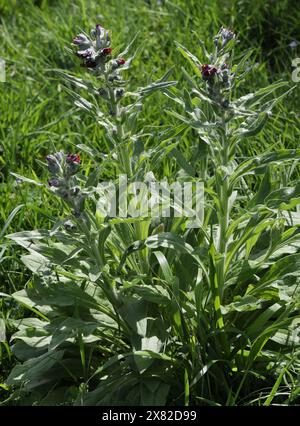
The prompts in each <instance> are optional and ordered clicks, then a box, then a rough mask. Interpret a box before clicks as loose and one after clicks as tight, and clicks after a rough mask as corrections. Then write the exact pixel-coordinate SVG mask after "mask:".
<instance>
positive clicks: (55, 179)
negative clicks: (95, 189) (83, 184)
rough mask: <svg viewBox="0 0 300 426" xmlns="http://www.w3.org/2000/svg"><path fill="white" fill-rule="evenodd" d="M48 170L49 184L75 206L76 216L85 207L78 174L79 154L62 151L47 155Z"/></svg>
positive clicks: (70, 204)
mask: <svg viewBox="0 0 300 426" xmlns="http://www.w3.org/2000/svg"><path fill="white" fill-rule="evenodd" d="M46 161H47V164H48V171H49V173H50V174H51V177H50V179H49V180H48V184H49V186H50V187H51V189H52V191H53V192H54V193H56V194H57V195H58V196H59V197H61V198H62V199H63V200H64V201H65V202H66V203H67V204H68V205H69V206H70V207H72V208H73V214H75V216H78V215H80V212H81V211H82V209H83V204H84V196H83V194H81V192H80V187H79V186H78V182H77V178H76V176H75V175H76V174H77V172H78V171H79V168H80V162H81V160H80V156H79V155H78V154H68V155H66V154H65V153H63V152H62V151H60V152H56V153H55V154H53V155H47V157H46Z"/></svg>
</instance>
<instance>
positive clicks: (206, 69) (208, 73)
mask: <svg viewBox="0 0 300 426" xmlns="http://www.w3.org/2000/svg"><path fill="white" fill-rule="evenodd" d="M200 70H201V74H202V77H203V78H205V79H208V78H210V77H213V76H214V75H215V74H216V72H217V71H218V70H217V68H216V67H214V66H213V65H208V64H203V65H201V68H200Z"/></svg>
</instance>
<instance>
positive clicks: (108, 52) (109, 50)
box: [101, 47, 112, 56]
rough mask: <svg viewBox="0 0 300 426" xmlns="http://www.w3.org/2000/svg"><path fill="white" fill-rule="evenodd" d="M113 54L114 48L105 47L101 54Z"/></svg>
mask: <svg viewBox="0 0 300 426" xmlns="http://www.w3.org/2000/svg"><path fill="white" fill-rule="evenodd" d="M111 52H112V48H111V47H105V48H104V49H102V50H101V53H102V55H104V56H108V55H111Z"/></svg>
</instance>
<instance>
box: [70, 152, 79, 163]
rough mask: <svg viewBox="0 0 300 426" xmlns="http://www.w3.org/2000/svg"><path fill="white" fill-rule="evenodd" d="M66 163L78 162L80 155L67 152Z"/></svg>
mask: <svg viewBox="0 0 300 426" xmlns="http://www.w3.org/2000/svg"><path fill="white" fill-rule="evenodd" d="M67 163H77V164H80V163H81V160H80V155H79V154H68V155H67Z"/></svg>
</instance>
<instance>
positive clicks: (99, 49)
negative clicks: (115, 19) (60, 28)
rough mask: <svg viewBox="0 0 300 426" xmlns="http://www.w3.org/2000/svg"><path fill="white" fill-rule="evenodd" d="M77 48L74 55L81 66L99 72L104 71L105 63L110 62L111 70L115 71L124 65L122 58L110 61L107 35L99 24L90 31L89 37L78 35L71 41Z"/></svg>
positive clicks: (109, 46) (109, 43) (110, 53)
mask: <svg viewBox="0 0 300 426" xmlns="http://www.w3.org/2000/svg"><path fill="white" fill-rule="evenodd" d="M73 44H74V45H75V46H76V47H77V48H78V50H77V52H76V55H77V56H78V57H79V58H81V59H82V60H83V66H84V67H86V68H89V69H95V70H97V71H100V72H104V71H106V67H105V65H106V63H108V62H111V68H112V69H116V68H118V67H120V66H122V65H124V64H125V62H126V61H125V59H124V58H117V59H115V60H112V58H111V55H112V47H111V41H110V37H109V33H108V31H107V30H105V29H104V28H103V27H101V25H100V24H97V25H96V28H95V29H94V30H92V31H91V37H88V36H87V35H86V34H83V33H81V34H79V35H77V36H76V37H75V38H74V39H73Z"/></svg>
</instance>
